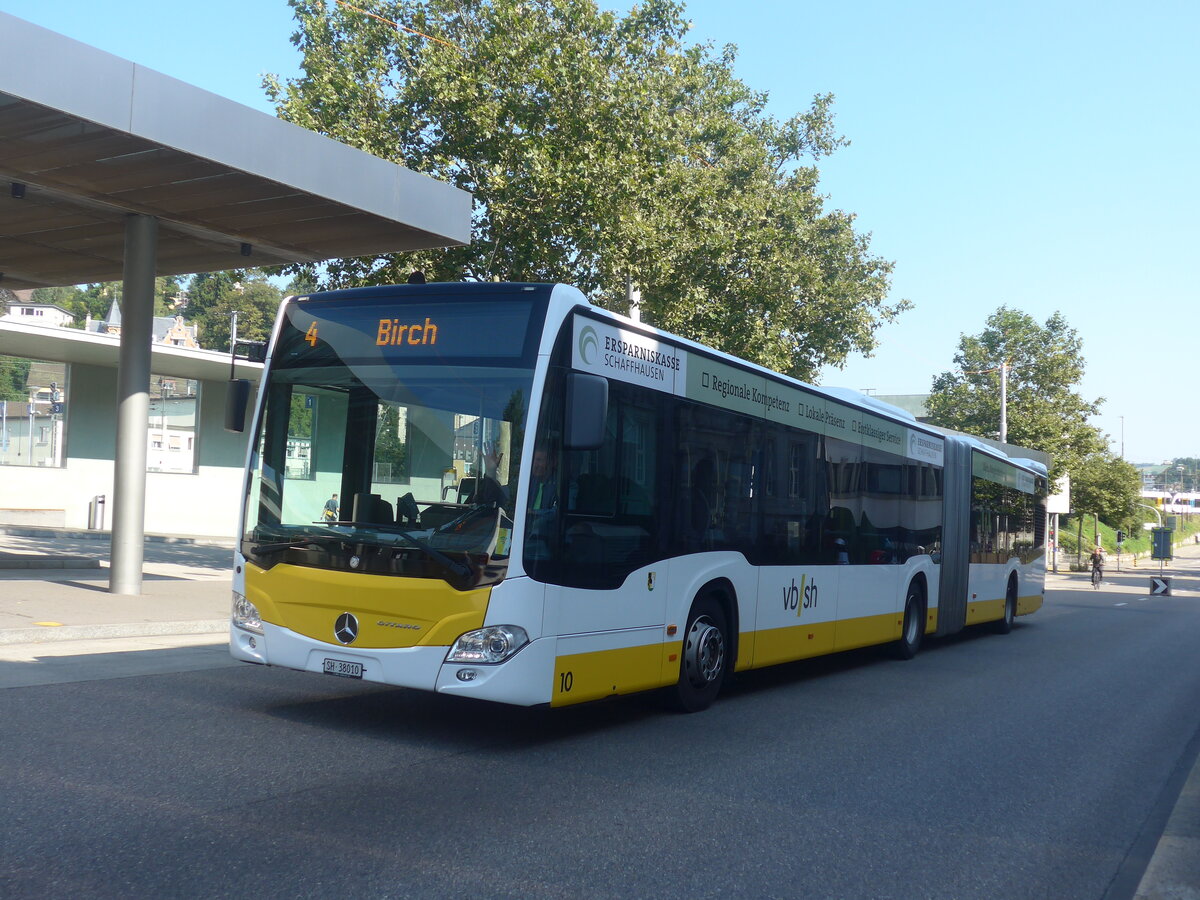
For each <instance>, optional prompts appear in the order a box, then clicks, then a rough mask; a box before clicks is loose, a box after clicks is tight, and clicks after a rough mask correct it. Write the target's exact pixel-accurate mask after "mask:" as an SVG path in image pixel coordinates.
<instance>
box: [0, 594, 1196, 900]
mask: <svg viewBox="0 0 1200 900" xmlns="http://www.w3.org/2000/svg"><path fill="white" fill-rule="evenodd" d="M1144 575H1145V573H1142V574H1141V575H1138V576H1137V580H1138V581H1139V582H1140V581H1145V580H1146V579H1145V577H1144ZM1197 581H1198V583H1197V584H1196V587H1197V588H1200V579H1197ZM1188 582H1189V579H1188V578H1177V579H1176V590H1177V591H1179V589H1180V588H1185V587H1190V584H1189V583H1188ZM1130 584H1131V585H1134V586H1133V587H1131V588H1130V589H1128V590H1125V591H1122V590H1120V589H1119V588H1117V587H1116V586H1115V585H1106V589H1105V590H1101V591H1092V590H1091V589H1090V588H1085V589H1083V590H1080V591H1074V592H1056V593H1052V594H1051V595H1050V598H1049V601H1048V603H1047V606H1046V607H1045V608H1044V609H1043V610H1042V611H1041V612H1039V613H1037V614H1036V615H1034V616H1032V617H1027V618H1023V619H1020V620H1018V626H1017V628H1016V629H1014V631H1013V633H1012V634H1010V635H1007V636H997V635H992V634H988V633H970V634H967V635H963V636H959V637H956V638H953V639H948V640H944V641H937V642H933V643H932V645H931V646H927V647H926V649H925V650H924V651H923V652H922V653H921V654H920V655H919V656H918V657H917V658H916V659H915V660H913V661H911V662H896V661H893V660H890V659H887V658H886V657H884V656H882V655H881V654H880V653H878V652H876V651H863V652H855V653H851V654H844V655H841V656H838V657H832V658H829V659H826V660H822V661H817V662H812V663H804V664H797V665H792V666H786V667H781V668H777V669H773V670H769V671H766V672H762V673H751V674H747V675H742V676H739V677H738V679H737V682H736V684H735V685H734V686H733V688H732V689H731V690H729V691H728V692H727V693H726V694H725V695H724V696H723V697H722V698H721V699H720V700H719V701H718V703H717V705H716V706H714V707H713V708H712V709H710V710H709V711H707V712H705V713H701V714H698V715H692V716H682V715H677V714H671V713H667V712H664V711H663V710H662V709H661V707H660V705H659V704H658V702H657V700H656V699H655V698H654V697H649V696H648V697H636V698H627V699H624V700H620V701H615V702H609V703H604V704H598V705H591V706H587V707H583V708H574V709H568V710H564V711H549V710H523V709H515V708H509V707H500V706H489V705H483V704H477V703H472V702H468V701H462V700H455V699H454V698H443V697H437V696H432V695H426V694H420V693H415V692H410V691H403V690H394V689H382V688H378V687H372V686H368V685H362V684H358V683H353V682H347V681H343V680H338V679H334V678H323V677H321V676H315V675H304V674H299V673H292V672H286V671H277V670H273V669H263V668H258V667H252V666H235V667H231V666H226V665H224V664H223V662H224V661H223V660H222V659H220V658H218V657H219V655H214V654H212V651H211V650H205V649H204V648H190V649H189V648H182V649H179V650H176V651H166V650H142V651H140V652H141V653H158V654H168V653H170V652H175V653H180V654H184V657H181V659H186V658H187V656H186V655H187V654H188V653H189V652H191V653H202V652H206V653H208V654H209V659H210V660H211V662H212V665H213V666H220V667H216V668H201V669H198V670H192V671H176V669H177V668H178V667H177V666H176V665H174V664H173V663H172V662H170V661H167V659H168V657H167V656H162V655H160V656H159V657H155V658H156V659H159V660H160V661H166V662H165V664H162V665H158V666H154V665H151V666H150V668H148V669H147V668H145V667H144V666H143V667H142V668H140V669H139V668H137V667H133V668H128V669H125V670H122V669H121V668H120V660H119V659H118V660H115V661H114V660H112V659H108V660H106V665H105V666H98V667H97V668H96V669H95V670H94V672H93V675H91V676H88V675H87V674H86V673H83V674H81V673H80V672H79V671H76V672H75V674H74V675H73V676H72V677H70V678H64V679H61V680H60V681H61V683H49V684H34V685H32V686H21V685H24V684H28V682H27V681H26V682H18V681H17V680H16V677H15V673H16V671H17V669H18V668H20V667H22V666H25V667H28V666H29V665H30V663H29V662H23V661H21V660H12V661H8V662H0V685H5V684H8V685H17V686H11V687H7V688H3V689H0V723H3V724H2V725H0V784H2V785H3V786H4V787H3V791H2V792H0V798H2V800H0V892H2V893H3V894H5V895H7V896H13V897H17V896H73V897H74V896H104V897H108V896H112V897H116V896H121V897H129V896H155V897H195V896H234V895H236V896H252V895H259V896H280V897H294V896H308V895H318V894H320V895H325V896H335V897H374V896H379V897H385V896H386V897H408V896H412V897H451V896H455V897H457V896H471V897H588V898H591V897H620V898H628V897H685V896H686V897H727V896H735V897H830V898H857V897H863V898H884V897H895V898H914V897H931V898H942V897H946V898H951V897H953V898H974V897H979V898H984V897H986V898H1025V897H1028V898H1039V900H1042V898H1048V897H1054V898H1064V900H1065V898H1089V900H1098V898H1119V897H1131V896H1132V894H1133V890H1134V888H1135V887H1136V884H1137V879H1138V877H1139V876H1140V874H1141V871H1142V868H1144V866H1145V863H1146V860H1147V859H1148V858H1149V854H1150V853H1151V852H1152V851H1153V847H1154V842H1155V840H1156V839H1157V837H1158V835H1159V833H1160V832H1161V829H1162V826H1163V823H1164V822H1165V820H1166V816H1167V814H1168V813H1169V811H1170V806H1171V803H1172V802H1173V801H1174V798H1175V795H1176V793H1177V792H1178V789H1179V786H1180V783H1181V780H1182V776H1183V775H1184V774H1186V770H1187V769H1189V768H1190V765H1191V762H1192V761H1193V760H1194V758H1195V754H1196V749H1197V746H1198V745H1200V730H1198V725H1200V665H1198V664H1197V659H1198V656H1197V652H1196V648H1197V646H1198V645H1200V594H1197V593H1191V592H1190V591H1186V592H1184V593H1182V594H1181V595H1178V596H1174V597H1166V598H1154V599H1145V598H1144V594H1141V595H1140V596H1139V592H1138V590H1137V589H1136V584H1135V582H1134V581H1132V580H1131V581H1130ZM1118 604H1122V605H1118ZM107 655H108V656H112V654H107ZM193 662H194V659H193ZM46 664H47V665H49V664H50V663H49V661H47V663H46ZM75 665H76V666H78V665H79V664H78V663H76V664H75ZM114 666H115V667H116V668H114ZM14 667H15V668H14ZM119 671H125V673H126V674H125V675H124V677H112V676H113V674H114V672H119ZM147 672H157V673H158V674H146V673H147ZM51 680H53V679H51Z"/></svg>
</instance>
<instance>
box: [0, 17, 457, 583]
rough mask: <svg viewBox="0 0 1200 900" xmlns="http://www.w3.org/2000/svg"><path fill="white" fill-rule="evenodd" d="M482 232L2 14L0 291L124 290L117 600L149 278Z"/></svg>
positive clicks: (140, 461)
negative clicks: (116, 285)
mask: <svg viewBox="0 0 1200 900" xmlns="http://www.w3.org/2000/svg"><path fill="white" fill-rule="evenodd" d="M470 238H471V195H470V194H468V193H466V192H465V191H461V190H458V189H457V188H454V187H451V186H450V185H447V184H443V183H441V182H438V181H434V180H433V179H431V178H428V177H426V176H424V175H418V174H417V173H415V172H411V171H409V170H407V169H405V168H403V167H401V166H397V165H395V164H394V163H390V162H388V161H386V160H383V159H379V158H377V157H374V156H371V155H370V154H367V153H364V152H362V151H361V150H356V149H354V148H353V147H348V146H346V145H344V144H339V143H338V142H337V141H333V140H330V139H329V138H327V137H324V136H322V135H319V134H315V133H313V132H311V131H307V130H305V129H303V128H299V127H297V126H295V125H292V124H289V123H287V122H284V121H282V120H280V119H276V118H275V117H273V116H270V115H267V114H266V113H262V112H258V111H257V110H253V109H250V108H248V107H246V106H242V105H241V104H238V103H234V102H232V101H230V100H227V99H224V98H222V97H218V96H216V95H215V94H211V93H209V92H208V91H204V90H201V89H199V88H196V87H193V86H191V85H188V84H184V83H183V82H181V81H177V80H176V79H174V78H170V77H168V76H166V75H163V74H162V73H160V72H155V71H153V70H151V69H147V68H145V67H144V66H139V65H136V64H134V63H132V62H129V61H128V60H123V59H120V58H118V57H115V56H112V55H111V54H108V53H105V52H103V51H101V50H98V49H96V48H95V47H90V46H88V45H87V44H83V43H80V42H79V41H75V40H71V39H70V38H67V37H64V36H63V35H60V34H56V33H55V32H53V31H49V30H47V29H45V28H41V27H39V26H37V25H33V24H31V23H29V22H26V21H24V20H22V19H18V18H16V17H15V16H12V15H9V14H7V13H3V12H0V288H7V289H10V290H21V289H28V288H38V287H56V286H61V285H72V284H81V283H84V282H96V281H116V280H118V279H120V280H122V281H123V289H122V297H121V314H122V323H121V324H122V327H121V340H120V347H119V350H120V354H119V364H118V405H117V409H118V413H117V422H116V428H117V445H116V458H115V461H114V482H115V484H114V499H115V503H114V506H113V528H112V567H111V577H110V586H109V589H110V590H111V591H112V592H113V593H126V594H137V593H140V592H141V578H142V573H141V569H142V543H143V539H144V534H143V524H144V517H145V476H146V468H145V467H146V416H147V410H148V389H149V380H150V366H151V349H150V336H151V326H152V320H153V315H154V311H153V307H154V277H155V275H182V274H186V273H192V272H219V271H224V270H228V269H240V268H244V267H247V266H269V265H278V264H281V263H292V262H318V261H320V260H325V259H330V258H333V257H339V256H365V255H369V254H374V253H388V252H396V251H403V250H418V249H422V248H427V247H446V246H455V245H460V244H465V243H466V242H468V241H469V240H470ZM0 337H3V336H0ZM32 349H33V347H32V345H30V346H29V348H28V350H32ZM28 350H27V352H28ZM70 352H71V353H73V354H82V355H87V354H90V353H97V352H103V348H101V346H100V344H98V343H96V342H86V341H85V342H82V343H81V342H71V351H70Z"/></svg>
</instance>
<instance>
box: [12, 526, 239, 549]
mask: <svg viewBox="0 0 1200 900" xmlns="http://www.w3.org/2000/svg"><path fill="white" fill-rule="evenodd" d="M0 534H11V535H13V536H14V537H34V538H71V539H72V540H93V541H100V540H103V541H111V540H112V532H111V531H108V530H105V531H101V530H99V529H97V530H91V529H73V528H53V527H49V526H38V525H0ZM143 538H144V540H145V541H146V542H148V543H155V544H195V545H199V546H203V547H222V548H225V549H227V550H232V549H234V548H235V547H236V546H237V542H236V541H235V540H234V539H233V538H227V537H217V536H208V535H195V536H187V535H176V534H147V535H144V536H143Z"/></svg>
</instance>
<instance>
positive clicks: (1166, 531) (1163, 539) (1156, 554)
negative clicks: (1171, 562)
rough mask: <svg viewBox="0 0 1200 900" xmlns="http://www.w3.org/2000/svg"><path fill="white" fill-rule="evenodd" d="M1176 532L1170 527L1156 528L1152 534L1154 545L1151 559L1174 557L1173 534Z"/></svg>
mask: <svg viewBox="0 0 1200 900" xmlns="http://www.w3.org/2000/svg"><path fill="white" fill-rule="evenodd" d="M1174 533H1175V532H1174V531H1173V530H1171V529H1170V528H1155V529H1153V530H1152V531H1151V532H1150V534H1151V537H1152V540H1153V547H1152V548H1151V550H1150V558H1151V559H1173V558H1174V557H1173V554H1172V553H1171V535H1173V534H1174Z"/></svg>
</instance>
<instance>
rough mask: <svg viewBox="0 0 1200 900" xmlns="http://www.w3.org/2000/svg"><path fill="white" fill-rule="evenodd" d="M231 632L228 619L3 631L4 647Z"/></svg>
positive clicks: (1, 643) (1, 637)
mask: <svg viewBox="0 0 1200 900" xmlns="http://www.w3.org/2000/svg"><path fill="white" fill-rule="evenodd" d="M228 633H229V620H228V619H194V620H192V621H190V622H133V623H130V624H126V625H56V626H47V627H42V628H9V629H7V630H0V645H5V644H49V643H53V642H55V641H88V640H93V639H95V638H116V637H156V636H158V635H164V634H228Z"/></svg>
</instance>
